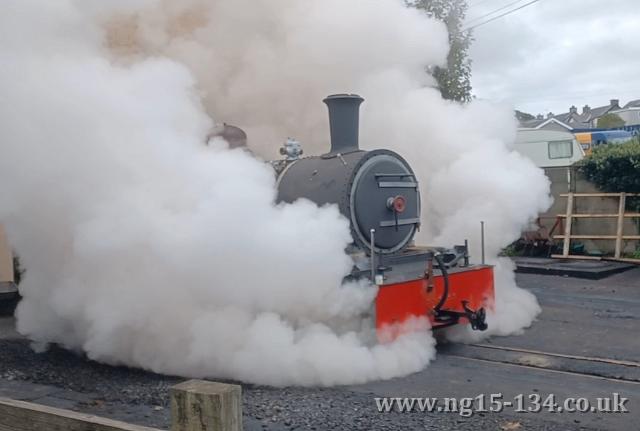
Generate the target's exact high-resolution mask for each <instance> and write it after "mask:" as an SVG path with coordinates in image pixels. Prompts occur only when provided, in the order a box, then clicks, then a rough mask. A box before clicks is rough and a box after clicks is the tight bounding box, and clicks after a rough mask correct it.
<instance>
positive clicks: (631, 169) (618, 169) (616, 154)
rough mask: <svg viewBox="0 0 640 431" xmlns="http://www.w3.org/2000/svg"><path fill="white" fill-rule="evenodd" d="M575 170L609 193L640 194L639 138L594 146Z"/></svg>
mask: <svg viewBox="0 0 640 431" xmlns="http://www.w3.org/2000/svg"><path fill="white" fill-rule="evenodd" d="M578 169H579V170H580V171H581V172H582V173H583V174H584V175H585V177H587V179H588V180H589V181H591V182H592V183H594V184H595V185H596V186H597V187H598V188H599V189H601V190H602V191H604V192H608V193H622V192H626V193H640V139H634V140H633V141H631V142H627V143H624V144H608V145H600V146H598V147H595V149H594V150H593V152H592V153H591V155H589V156H588V157H586V158H584V159H583V160H582V161H581V162H580V163H579V165H578Z"/></svg>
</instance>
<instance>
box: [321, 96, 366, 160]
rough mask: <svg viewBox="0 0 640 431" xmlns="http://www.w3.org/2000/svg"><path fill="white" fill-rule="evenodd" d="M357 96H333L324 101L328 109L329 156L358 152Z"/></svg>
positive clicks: (359, 101)
mask: <svg viewBox="0 0 640 431" xmlns="http://www.w3.org/2000/svg"><path fill="white" fill-rule="evenodd" d="M362 102H364V99H363V98H362V97H360V96H358V95H357V94H334V95H332V96H329V97H327V98H326V99H324V103H326V104H327V107H328V108H329V127H330V130H331V151H330V152H329V154H337V153H345V152H349V151H357V150H359V149H360V148H359V146H358V134H359V128H360V104H361V103H362Z"/></svg>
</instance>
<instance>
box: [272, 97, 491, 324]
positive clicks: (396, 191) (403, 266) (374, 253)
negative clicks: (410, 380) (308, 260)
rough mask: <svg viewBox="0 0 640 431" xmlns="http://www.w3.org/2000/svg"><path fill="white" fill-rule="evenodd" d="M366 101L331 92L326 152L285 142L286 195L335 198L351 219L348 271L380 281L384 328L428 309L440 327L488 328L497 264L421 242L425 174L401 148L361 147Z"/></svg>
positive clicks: (281, 176)
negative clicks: (421, 176)
mask: <svg viewBox="0 0 640 431" xmlns="http://www.w3.org/2000/svg"><path fill="white" fill-rule="evenodd" d="M363 101H364V99H363V98H362V97H360V96H358V95H352V94H337V95H332V96H329V97H327V98H326V99H325V100H324V102H325V103H326V105H327V106H328V108H329V125H330V136H331V140H330V148H329V151H328V152H327V153H326V154H322V155H317V156H305V157H302V148H301V145H300V144H299V143H298V142H297V141H295V140H292V139H289V140H288V141H287V143H286V144H285V145H284V147H283V148H281V151H280V152H281V154H283V155H284V156H285V158H284V160H279V161H276V162H272V165H273V167H274V169H275V171H276V174H277V187H278V201H279V202H288V203H291V202H294V201H296V200H298V199H301V198H306V199H309V200H311V201H313V202H315V203H316V204H318V205H325V204H334V205H337V206H338V208H339V209H340V212H341V213H342V215H344V216H345V217H346V218H347V219H348V220H349V221H350V226H351V235H352V238H353V243H352V244H351V245H350V246H349V248H348V250H347V251H348V253H349V254H350V255H351V257H352V259H353V264H354V265H353V269H352V271H351V274H349V275H348V277H347V278H348V279H361V278H368V279H370V280H371V282H372V283H375V284H377V285H378V286H379V292H378V295H377V298H376V303H375V319H376V327H377V328H378V330H379V331H380V332H379V333H381V332H386V333H389V331H391V333H393V331H399V330H401V329H399V328H401V327H402V324H403V323H404V322H405V321H407V320H408V319H410V318H412V317H422V316H426V317H428V318H429V320H430V321H431V324H432V327H433V328H434V329H438V328H444V327H448V326H452V325H455V324H458V323H468V324H470V325H471V326H472V328H473V329H476V330H485V329H487V323H486V319H485V317H486V312H485V310H486V309H487V308H491V307H493V299H494V285H493V268H492V267H491V266H487V265H472V264H471V263H470V262H469V254H468V247H467V245H466V244H465V245H464V246H456V247H453V248H451V249H447V248H441V247H424V246H416V245H415V244H414V241H413V239H414V236H415V234H416V232H417V231H418V229H419V228H420V220H421V219H420V215H421V214H420V207H421V196H420V186H419V182H418V178H417V176H416V174H415V173H414V171H413V169H412V168H411V166H410V165H409V163H408V162H407V161H406V160H405V159H404V158H403V157H402V156H401V155H399V154H397V153H396V152H394V151H390V150H385V149H379V150H372V151H365V150H362V149H360V147H359V110H360V105H361V104H362V102H363ZM394 328H395V329H394ZM392 336H393V335H392Z"/></svg>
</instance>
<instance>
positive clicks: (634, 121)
mask: <svg viewBox="0 0 640 431" xmlns="http://www.w3.org/2000/svg"><path fill="white" fill-rule="evenodd" d="M611 113H612V114H616V115H618V116H619V117H620V118H622V119H623V120H624V122H625V126H640V100H632V101H631V102H629V103H627V104H626V105H624V108H622V109H618V110H616V111H611Z"/></svg>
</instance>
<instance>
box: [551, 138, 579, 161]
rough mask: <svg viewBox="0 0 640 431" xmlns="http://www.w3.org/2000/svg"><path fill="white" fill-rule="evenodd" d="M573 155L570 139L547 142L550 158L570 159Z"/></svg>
mask: <svg viewBox="0 0 640 431" xmlns="http://www.w3.org/2000/svg"><path fill="white" fill-rule="evenodd" d="M571 157H573V142H572V141H552V142H549V158H550V159H570V158H571Z"/></svg>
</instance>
